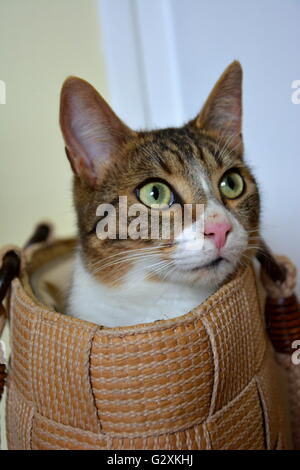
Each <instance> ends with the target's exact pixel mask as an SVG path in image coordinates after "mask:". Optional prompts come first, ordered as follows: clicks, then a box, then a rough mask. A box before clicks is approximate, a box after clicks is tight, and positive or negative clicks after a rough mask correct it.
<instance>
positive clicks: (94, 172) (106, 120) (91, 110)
mask: <svg viewBox="0 0 300 470" xmlns="http://www.w3.org/2000/svg"><path fill="white" fill-rule="evenodd" d="M60 126H61V130H62V133H63V137H64V140H65V145H66V153H67V156H68V159H69V161H70V164H71V167H72V169H73V171H74V173H75V174H76V175H77V176H79V178H80V179H82V180H84V181H85V182H86V183H87V184H89V185H90V186H95V185H96V184H97V182H98V181H99V179H100V178H101V169H102V167H103V165H105V163H107V162H108V161H109V159H110V158H112V157H113V156H114V154H116V152H117V151H118V149H119V147H120V145H122V143H124V142H125V141H126V140H127V139H128V137H129V135H130V134H132V133H133V131H131V130H130V129H129V128H128V127H127V126H126V125H125V124H124V123H123V122H122V121H121V120H120V119H119V118H118V116H116V114H115V113H114V112H113V110H112V109H111V108H110V106H109V105H108V104H107V103H106V101H105V100H104V99H103V98H102V97H101V96H100V95H99V93H98V92H97V91H96V90H95V89H94V88H93V87H92V86H91V85H90V84H89V83H88V82H86V81H85V80H82V79H80V78H76V77H69V78H67V80H66V81H65V82H64V84H63V87H62V90H61V100H60Z"/></svg>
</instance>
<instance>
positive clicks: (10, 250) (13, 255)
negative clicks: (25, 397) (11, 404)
mask: <svg viewBox="0 0 300 470" xmlns="http://www.w3.org/2000/svg"><path fill="white" fill-rule="evenodd" d="M51 234H52V226H51V225H50V224H47V223H41V224H39V225H38V226H37V227H36V229H35V231H34V233H33V235H32V236H31V237H30V238H29V240H28V242H27V243H26V244H25V248H28V247H29V246H31V245H34V244H36V243H42V242H45V241H47V240H48V239H49V237H50V236H51ZM0 258H2V262H1V259H0V265H1V268H0V338H1V335H2V332H3V330H4V326H5V323H6V320H7V318H8V313H7V312H6V311H5V308H4V306H3V301H4V299H5V297H6V294H7V292H8V290H9V288H10V285H11V282H12V281H13V279H15V278H16V277H17V276H19V273H20V268H21V252H20V249H19V248H18V247H13V246H8V247H6V248H4V249H3V250H2V252H1V256H0ZM6 375H7V374H6V365H5V364H3V363H0V400H1V397H2V393H3V389H4V384H5V378H6Z"/></svg>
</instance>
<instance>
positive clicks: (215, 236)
mask: <svg viewBox="0 0 300 470" xmlns="http://www.w3.org/2000/svg"><path fill="white" fill-rule="evenodd" d="M231 229H232V226H231V225H230V223H229V222H227V221H224V222H208V223H206V224H205V226H204V235H205V236H206V237H209V238H211V239H212V240H213V242H214V244H215V245H216V247H217V248H218V250H220V249H221V248H223V246H224V245H225V243H226V239H227V235H228V234H229V232H230V231H231Z"/></svg>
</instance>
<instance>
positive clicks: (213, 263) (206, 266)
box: [191, 256, 225, 271]
mask: <svg viewBox="0 0 300 470" xmlns="http://www.w3.org/2000/svg"><path fill="white" fill-rule="evenodd" d="M222 261H225V260H224V258H222V257H221V256H220V257H219V258H217V259H215V260H214V261H211V262H210V263H207V264H202V265H200V266H196V267H195V268H192V269H191V271H198V270H199V269H211V268H216V267H218V266H219V264H220V263H221V262H222Z"/></svg>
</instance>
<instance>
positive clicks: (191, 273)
mask: <svg viewBox="0 0 300 470" xmlns="http://www.w3.org/2000/svg"><path fill="white" fill-rule="evenodd" d="M236 266H237V263H236V262H234V263H233V262H231V261H228V260H227V259H224V258H217V259H216V260H214V261H212V262H211V263H208V264H205V265H199V267H191V268H190V269H188V268H185V269H182V268H178V269H176V270H174V271H173V272H172V273H170V275H169V276H166V277H165V279H167V280H169V281H173V282H176V283H180V284H190V285H191V284H192V285H198V286H203V287H211V286H214V287H216V288H218V287H219V286H220V285H222V284H223V283H224V282H225V281H226V279H227V278H228V277H229V276H230V275H231V274H232V273H233V272H234V271H235V270H236Z"/></svg>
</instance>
